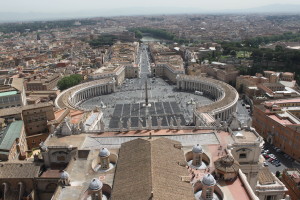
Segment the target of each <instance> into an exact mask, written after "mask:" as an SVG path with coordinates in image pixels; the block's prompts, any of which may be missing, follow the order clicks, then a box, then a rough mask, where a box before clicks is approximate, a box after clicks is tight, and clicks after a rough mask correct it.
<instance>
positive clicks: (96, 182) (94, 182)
mask: <svg viewBox="0 0 300 200" xmlns="http://www.w3.org/2000/svg"><path fill="white" fill-rule="evenodd" d="M102 186H103V183H102V182H101V181H100V180H99V179H97V178H93V180H92V181H91V183H90V185H89V189H90V190H100V189H101V188H102Z"/></svg>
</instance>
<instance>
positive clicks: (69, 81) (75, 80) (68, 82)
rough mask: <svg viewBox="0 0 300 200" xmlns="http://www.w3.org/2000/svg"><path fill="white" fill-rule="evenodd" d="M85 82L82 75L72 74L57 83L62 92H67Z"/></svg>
mask: <svg viewBox="0 0 300 200" xmlns="http://www.w3.org/2000/svg"><path fill="white" fill-rule="evenodd" d="M82 80H83V77H82V75H80V74H72V75H70V76H65V77H63V78H62V79H60V80H59V81H58V83H57V87H58V89H60V90H65V89H68V88H70V87H73V86H75V85H78V84H79V83H80V82H81V81H82Z"/></svg>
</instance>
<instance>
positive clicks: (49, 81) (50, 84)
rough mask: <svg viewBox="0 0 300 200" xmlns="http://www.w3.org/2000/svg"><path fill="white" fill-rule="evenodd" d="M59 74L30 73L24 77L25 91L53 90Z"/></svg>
mask: <svg viewBox="0 0 300 200" xmlns="http://www.w3.org/2000/svg"><path fill="white" fill-rule="evenodd" d="M60 78H61V76H60V74H52V75H50V74H48V75H47V76H38V75H31V76H30V77H28V78H25V79H26V90H27V91H40V90H53V89H54V88H56V85H57V82H58V81H59V80H60Z"/></svg>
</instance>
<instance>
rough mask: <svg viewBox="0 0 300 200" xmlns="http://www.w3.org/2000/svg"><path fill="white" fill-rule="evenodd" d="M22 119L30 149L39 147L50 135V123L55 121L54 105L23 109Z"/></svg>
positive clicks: (41, 104)
mask: <svg viewBox="0 0 300 200" xmlns="http://www.w3.org/2000/svg"><path fill="white" fill-rule="evenodd" d="M22 119H23V121H24V126H25V131H26V140H27V144H28V148H29V149H32V148H33V147H37V146H38V145H39V144H40V143H41V142H42V141H45V140H46V138H47V137H48V135H49V133H50V131H49V125H48V121H51V120H54V119H55V115H54V110H53V104H51V103H40V104H33V105H28V106H26V107H23V109H22Z"/></svg>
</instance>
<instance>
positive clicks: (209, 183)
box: [202, 174, 216, 186]
mask: <svg viewBox="0 0 300 200" xmlns="http://www.w3.org/2000/svg"><path fill="white" fill-rule="evenodd" d="M202 183H203V184H204V185H207V186H213V185H215V184H216V180H215V178H214V177H213V175H211V174H206V175H205V176H204V177H203V179H202Z"/></svg>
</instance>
